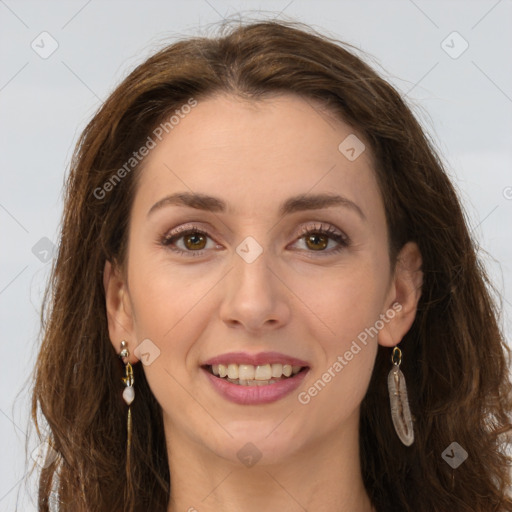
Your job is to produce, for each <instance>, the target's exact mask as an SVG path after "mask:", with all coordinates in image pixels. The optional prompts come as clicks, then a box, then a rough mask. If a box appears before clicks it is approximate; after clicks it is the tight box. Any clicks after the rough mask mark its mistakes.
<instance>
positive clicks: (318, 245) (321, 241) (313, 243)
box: [305, 233, 329, 251]
mask: <svg viewBox="0 0 512 512" xmlns="http://www.w3.org/2000/svg"><path fill="white" fill-rule="evenodd" d="M305 240H306V245H307V246H308V248H309V249H313V250H315V251H317V250H323V249H325V248H326V247H327V245H328V244H329V237H328V236H326V235H322V234H320V233H314V234H312V235H308V236H306V237H305Z"/></svg>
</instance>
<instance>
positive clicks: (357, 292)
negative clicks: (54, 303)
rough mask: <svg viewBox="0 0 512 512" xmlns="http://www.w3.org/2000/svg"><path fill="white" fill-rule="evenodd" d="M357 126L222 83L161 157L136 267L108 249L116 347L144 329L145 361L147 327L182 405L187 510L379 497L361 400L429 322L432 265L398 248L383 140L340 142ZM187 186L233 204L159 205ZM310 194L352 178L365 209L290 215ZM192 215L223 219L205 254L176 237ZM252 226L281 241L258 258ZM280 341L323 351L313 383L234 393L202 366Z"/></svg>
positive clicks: (174, 484)
mask: <svg viewBox="0 0 512 512" xmlns="http://www.w3.org/2000/svg"><path fill="white" fill-rule="evenodd" d="M353 133H356V132H355V131H354V129H353V128H351V127H350V126H348V125H347V124H345V123H343V122H341V121H339V120H337V119H334V117H332V116H331V115H329V114H327V113H325V112H322V111H321V109H320V108H319V107H318V106H317V105H315V104H314V103H313V102H312V101H310V100H308V101H305V100H304V99H301V98H299V97H296V96H294V95H279V96H273V97H271V98H267V99H264V100H258V101H255V100H243V99H240V98H237V97H233V96H227V95H216V96H213V97H210V98H207V99H204V100H201V101H198V105H197V106H196V107H195V108H193V109H192V111H191V112H190V113H189V114H188V115H187V116H185V117H184V119H181V120H180V122H179V124H178V125H177V126H175V127H174V129H173V130H172V131H171V132H170V133H169V134H168V135H166V136H165V137H164V138H163V140H162V141H161V142H160V143H159V144H158V145H157V147H156V148H155V149H153V150H152V151H151V152H150V154H149V155H148V156H147V157H146V159H145V162H144V167H143V170H142V173H141V175H140V182H139V183H138V188H137V192H136V195H135V199H134V203H133V205H132V211H131V217H130V225H129V244H128V258H127V262H126V266H125V267H124V268H120V267H118V266H115V265H111V263H110V262H106V264H105V273H104V283H105V290H106V306H107V313H108V319H109V333H110V338H111V342H112V344H113V346H114V348H115V349H116V351H117V352H119V351H120V343H121V340H126V341H127V343H128V348H129V350H130V356H129V358H128V359H129V361H130V362H131V363H132V364H137V362H138V361H139V360H138V359H137V357H136V355H135V354H134V350H135V348H136V347H137V345H138V344H139V343H141V342H142V340H144V339H150V340H151V343H153V344H154V346H156V347H158V350H159V351H160V353H159V355H158V356H157V357H155V358H154V360H152V361H151V363H150V364H148V365H144V371H145V374H146V376H147V379H148V382H149V385H150V387H151V390H152V392H153V393H154V395H155V397H156V399H157V400H158V402H159V403H160V405H161V406H162V409H163V414H164V425H165V434H166V442H167V448H168V458H169V466H170V472H171V489H172V497H171V501H170V503H169V508H168V511H169V512H178V511H194V510H197V511H200V512H203V511H204V512H209V511H212V512H213V511H216V510H223V511H225V512H231V511H239V510H245V511H249V512H251V511H259V510H265V509H268V506H269V504H272V509H273V510H281V511H302V510H304V509H307V510H311V511H325V512H331V511H337V512H338V511H339V510H350V511H358V512H369V511H371V510H373V509H372V507H371V504H370V501H369V499H368V495H367V493H366V491H365V489H364V486H363V481H362V477H361V469H360V465H359V448H358V425H359V408H360V404H361V401H362V400H363V398H364V395H365V393H366V390H367V388H368V385H369V381H370V377H371V373H372V370H373V365H374V361H375V356H376V352H377V346H378V344H381V345H383V346H386V347H393V346H395V345H397V344H398V343H399V342H400V340H401V339H402V337H403V336H404V334H405V333H406V332H407V331H408V330H409V328H410V327H411V325H412V322H413V320H414V317H415V314H416V307H417V303H418V299H419V296H420V293H421V291H420V290H421V283H422V273H421V270H420V268H421V255H420V253H419V250H418V248H417V246H416V245H415V244H414V243H408V244H406V245H405V246H404V248H403V249H402V251H401V253H400V255H399V260H398V263H397V264H396V266H395V265H394V262H393V264H391V262H390V261H389V257H388V232H387V228H386V219H385V212H384V206H383V201H382V197H381V194H380V191H379V187H378V184H377V181H376V177H375V174H374V171H373V164H372V155H371V152H370V149H369V146H368V145H366V150H365V151H364V152H363V153H362V154H361V155H360V156H359V157H358V158H357V159H356V160H354V161H349V160H348V159H347V158H346V157H345V156H344V155H343V154H342V153H341V152H340V151H339V150H338V145H339V144H340V142H341V141H343V140H344V139H345V137H347V135H349V134H353ZM359 138H360V139H361V140H363V139H362V137H361V136H359ZM178 191H180V192H196V193H205V194H209V195H212V196H215V197H218V198H221V199H223V200H224V201H225V202H226V203H227V205H228V209H227V211H226V212H224V213H221V212H215V213H214V212H207V211H202V210H199V209H194V208H191V207H184V206H177V205H167V206H165V207H163V208H160V209H157V210H156V211H154V212H153V213H152V214H150V215H149V217H148V216H147V213H148V211H149V209H150V208H151V207H152V206H153V205H154V204H155V203H156V202H157V201H159V200H160V199H162V198H163V197H165V196H167V195H169V194H171V193H174V192H178ZM306 193H308V194H317V193H329V194H333V193H338V194H342V195H343V196H345V197H346V198H348V199H350V200H351V201H353V202H354V203H356V204H357V205H358V207H359V208H360V209H361V210H362V212H363V213H364V216H365V219H363V218H362V217H360V216H359V215H358V214H357V212H356V211H355V209H351V208H347V207H344V206H339V205H338V206H333V207H329V208H324V209H319V210H310V211H299V212H295V213H291V214H288V215H285V216H279V215H278V207H279V206H280V205H281V203H283V202H284V201H285V200H286V199H288V198H289V197H290V196H295V195H297V194H306ZM191 222H193V223H194V225H196V226H197V227H199V228H200V229H202V230H205V231H206V232H207V233H208V237H209V238H206V239H205V241H206V245H205V242H202V243H201V244H200V247H201V248H202V251H201V254H199V255H194V254H192V255H190V253H192V252H193V251H198V249H195V248H194V247H195V246H194V241H197V239H195V240H194V239H193V237H192V240H191V238H190V236H189V237H188V238H187V237H183V238H181V239H179V240H175V243H174V245H175V246H177V247H178V248H181V249H182V250H185V251H187V250H188V252H189V253H188V254H177V253H175V252H173V251H172V250H171V249H170V248H169V247H165V246H163V245H162V244H161V243H160V242H161V240H162V238H164V237H165V236H166V235H168V234H169V232H171V231H175V230H176V229H178V230H180V229H181V230H182V231H183V230H184V228H186V227H189V225H190V223H191ZM319 225H321V226H322V227H326V228H328V227H329V226H332V227H333V228H334V229H335V230H336V231H337V232H342V233H345V234H346V235H347V236H348V237H349V238H350V244H349V246H347V247H343V248H342V250H341V251H340V252H336V253H335V252H332V251H333V250H334V249H335V248H336V247H338V246H339V244H338V243H337V242H336V241H334V240H331V241H329V245H328V246H327V247H325V248H323V249H322V248H319V246H318V245H315V243H310V244H307V243H306V238H305V237H304V235H303V233H302V232H301V228H302V227H306V228H311V229H312V230H314V229H315V228H318V227H319ZM247 236H251V237H253V238H254V239H255V240H256V241H257V242H258V243H259V245H260V246H261V247H262V249H263V252H262V253H261V255H260V256H259V257H258V258H257V259H256V260H255V261H253V262H252V263H248V262H247V261H245V260H244V259H243V258H241V257H240V256H239V255H238V254H237V252H236V248H237V247H238V246H239V244H240V243H241V242H242V240H244V239H245V238H246V237H247ZM323 240H324V241H325V239H323ZM318 243H319V242H316V244H318ZM320 245H321V244H320ZM322 247H323V246H322ZM322 251H323V252H322ZM396 303H399V304H400V305H401V309H400V311H396V310H395V314H394V315H393V318H392V319H391V320H389V321H388V322H386V323H385V325H384V327H383V328H382V329H381V330H380V331H379V333H378V335H377V336H375V337H373V338H369V340H368V343H367V344H366V345H363V344H361V343H359V345H360V346H361V350H360V351H359V352H358V353H357V355H355V356H354V357H353V359H352V360H351V361H349V362H348V364H347V365H346V366H344V368H343V370H342V371H341V372H339V373H336V376H335V377H334V378H332V379H331V381H330V382H329V383H328V384H327V385H326V386H325V387H324V389H322V390H321V392H320V393H318V395H317V396H315V397H312V398H311V400H310V401H309V403H307V404H302V403H300V402H299V401H298V396H297V395H298V393H299V392H300V391H304V390H307V389H308V388H310V387H311V386H312V384H313V383H314V382H315V381H317V380H318V379H319V378H321V376H322V374H323V373H324V372H325V371H326V370H327V369H328V368H329V367H332V366H333V363H334V362H335V361H336V360H337V358H338V356H343V355H344V354H345V352H346V351H347V350H349V349H350V346H351V344H352V342H353V341H354V340H356V339H357V336H358V334H360V333H361V332H363V331H364V329H365V328H368V327H370V326H374V324H375V322H376V320H378V319H379V315H381V314H386V312H388V311H389V310H391V309H393V308H392V306H393V304H395V305H396ZM388 316H390V315H388ZM267 350H272V351H278V352H281V353H284V354H286V355H291V356H295V357H298V358H300V359H303V360H306V361H308V362H309V366H310V372H309V374H308V375H307V376H306V379H305V380H304V382H303V384H302V385H301V386H300V388H299V389H298V390H297V391H294V392H292V393H291V394H289V395H288V396H286V397H284V398H282V399H280V400H278V401H276V402H273V403H269V404H264V405H238V404H235V403H232V402H229V401H227V400H226V399H224V398H223V397H222V396H220V395H219V394H218V393H217V392H216V391H215V390H214V389H213V388H212V387H211V385H210V384H209V382H208V380H207V379H206V378H205V375H203V371H202V370H201V369H200V364H201V363H202V362H204V361H205V360H206V359H209V358H211V357H213V356H217V355H220V354H224V353H227V352H232V351H247V352H250V353H258V352H260V351H267ZM390 353H391V350H390ZM139 355H140V354H139ZM404 358H405V360H406V358H407V354H404ZM138 364H141V363H140V362H139V363H138ZM382 385H383V386H387V383H386V382H383V383H382ZM134 386H135V392H136V389H137V383H136V382H135V385H134ZM132 407H137V396H136V397H135V401H134V403H133V405H132ZM248 442H250V443H253V444H254V445H255V446H256V448H257V450H258V453H260V454H261V459H260V460H259V461H258V462H257V463H256V464H255V465H254V466H252V467H246V466H244V465H243V464H242V463H241V461H240V460H239V459H238V457H237V452H238V451H239V450H240V449H241V448H242V447H243V446H244V445H245V444H246V443H248Z"/></svg>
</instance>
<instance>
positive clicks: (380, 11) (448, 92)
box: [0, 0, 512, 511]
mask: <svg viewBox="0 0 512 512" xmlns="http://www.w3.org/2000/svg"><path fill="white" fill-rule="evenodd" d="M248 11H249V12H250V14H251V16H252V17H258V18H262V17H263V18H268V17H273V16H281V17H284V18H288V19H290V18H292V19H297V20H300V21H304V22H306V23H309V24H312V25H313V26H315V27H316V28H318V29H320V30H322V31H324V32H325V33H328V34H330V35H333V36H336V37H338V38H340V39H342V40H345V41H347V42H349V43H352V44H354V45H356V46H357V47H359V48H361V49H362V50H364V51H365V52H368V53H369V54H371V55H373V56H374V60H373V61H371V62H372V63H373V65H374V66H376V67H377V70H378V71H379V72H381V73H382V74H384V76H385V77H387V78H388V79H389V80H390V81H391V82H392V83H393V84H394V85H395V86H396V87H398V89H399V90H401V91H402V92H403V93H405V94H407V99H408V101H409V102H410V104H411V105H413V107H414V110H415V112H416V113H417V115H418V116H419V117H420V119H421V120H422V122H423V124H424V126H425V127H426V128H427V130H428V131H429V132H430V133H431V134H432V137H433V138H434V139H435V141H436V144H437V146H438V148H439V150H440V151H441V153H442V155H443V157H444V160H445V161H446V165H447V168H448V171H449V173H450V175H451V176H452V177H453V179H454V181H455V184H456V186H457V188H458V190H459V192H460V195H461V198H462V200H463V202H464V205H465V207H466V209H467V213H468V219H469V222H470V225H471V227H472V229H473V235H474V236H475V238H476V240H477V241H478V242H479V244H480V245H481V247H482V250H483V251H485V253H483V254H482V257H483V258H484V261H485V263H486V265H487V268H488V269H489V271H490V273H491V276H492V278H493V281H494V283H495V284H496V286H497V288H498V290H499V293H500V296H501V297H502V300H503V305H504V309H503V319H502V323H503V327H504V329H505V332H506V333H507V339H509V340H510V332H511V321H510V319H511V314H510V313H511V310H512V296H511V295H510V289H511V287H512V269H511V260H512V258H511V257H512V237H511V234H510V226H511V222H510V219H511V216H512V170H511V169H512V165H511V164H512V150H511V141H512V139H511V132H512V116H511V113H512V68H511V65H510V50H511V48H512V44H511V43H512V23H511V21H512V2H511V1H510V0H501V1H496V0H473V1H467V0H466V1H426V0H414V1H412V0H396V1H358V2H356V1H327V0H323V1H314V2H313V1H306V0H294V1H293V0H292V1H290V0H279V1H273V2H269V1H267V2H264V1H245V2H241V1H240V2H236V1H230V0H192V1H187V2H185V1H167V2H163V1H147V2H142V1H126V0H124V1H100V0H91V1H87V0H77V1H68V2H63V1H61V2H54V1H32V2H29V1H22V0H17V1H15V0H0V43H1V44H0V52H1V53H0V119H1V123H0V141H1V142H0V143H1V151H0V176H1V180H2V181H1V187H0V226H1V240H2V242H1V248H2V251H1V256H0V257H1V260H0V308H1V325H2V345H1V347H2V359H1V361H2V366H1V369H0V389H1V395H0V439H1V452H0V459H1V462H0V465H1V466H0V511H11V510H14V504H15V502H16V496H17V495H19V496H20V500H21V501H20V504H21V510H24V511H30V510H35V507H34V505H33V504H31V499H32V496H35V493H34V492H29V491H27V490H26V489H25V488H24V487H22V484H21V483H20V482H22V479H23V476H24V474H25V471H26V468H25V454H24V445H25V440H26V436H27V418H28V408H29V402H28V398H27V397H28V394H27V388H22V385H23V383H24V382H25V381H26V379H27V378H28V377H30V372H31V369H32V367H33V364H34V360H35V356H36V352H37V346H38V339H37V336H38V330H39V310H40V304H41V297H42V291H43V289H44V285H45V280H46V278H47V276H48V270H49V268H50V262H49V261H46V260H47V259H48V258H50V257H51V253H48V252H46V253H45V250H47V249H48V244H49V241H51V242H53V243H56V242H57V235H58V224H59V220H60V214H61V208H62V193H61V192H62V185H63V179H64V176H65V174H67V170H68V165H69V161H70V157H71V153H72V150H73V147H74V144H75V142H76V140H77V136H78V134H79V133H80V131H81V130H82V129H83V128H84V127H85V124H86V122H87V121H88V120H89V119H90V117H91V116H92V115H93V113H94V112H95V111H96V109H97V108H98V106H99V105H100V103H101V102H102V101H103V100H104V99H106V97H107V96H108V94H109V93H110V92H112V90H113V89H114V87H115V86H116V85H117V84H118V83H119V82H120V81H121V79H122V78H123V77H124V76H126V74H127V73H128V72H129V71H130V70H131V69H133V67H134V66H135V65H136V64H138V63H139V62H141V61H142V60H144V58H145V57H147V56H149V54H150V53H152V52H153V51H154V50H156V49H157V48H158V47H160V46H161V44H162V42H165V41H170V40H171V39H173V38H176V37H180V36H182V35H183V36H186V35H193V34H197V33H198V32H200V31H201V30H202V29H201V27H203V28H204V27H205V26H207V25H209V24H211V23H215V22H218V21H220V20H221V19H222V18H223V17H226V16H229V15H233V14H234V13H236V12H243V13H247V12H248ZM44 31H46V32H48V33H49V34H51V37H52V38H54V39H55V41H56V42H57V44H58V48H57V50H56V51H55V52H54V53H53V54H52V55H50V56H49V57H48V58H45V59H44V58H42V57H41V56H40V55H39V54H38V53H36V51H34V50H33V49H32V47H31V44H32V42H33V41H34V43H33V44H34V46H35V45H39V47H38V48H39V51H40V52H42V51H44V49H46V51H47V50H48V49H49V48H50V43H51V41H50V39H49V38H48V36H40V34H41V33H42V32H44ZM454 31H457V32H458V33H459V34H460V35H461V36H462V38H463V40H462V39H460V38H458V36H457V35H455V36H454V35H451V36H450V34H452V32H454ZM448 36H450V37H448ZM447 37H448V39H447ZM43 38H46V39H43ZM41 39H43V41H42V42H41ZM464 40H465V41H467V43H468V44H469V47H468V48H467V50H466V51H465V52H464V53H462V54H461V55H460V56H458V58H453V57H454V56H456V54H457V53H458V52H459V51H460V50H461V49H463V45H464V44H465V43H464ZM443 41H445V43H444V44H443V43H442V42H443ZM43 45H44V48H43ZM442 45H443V46H444V49H443V46H442ZM36 48H37V47H36ZM445 50H447V51H448V52H449V53H451V54H452V55H451V56H450V55H449V53H447V51H445ZM44 237H46V238H47V239H49V241H48V240H46V241H44V240H43V241H42V242H41V239H42V238H44ZM45 244H46V245H45ZM34 247H35V249H34ZM56 371H58V369H57V368H56ZM31 439H32V442H31V444H30V447H29V452H30V450H31V449H33V448H34V447H35V446H36V443H35V437H34V436H31ZM31 495H32V496H31Z"/></svg>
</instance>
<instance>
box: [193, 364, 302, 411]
mask: <svg viewBox="0 0 512 512" xmlns="http://www.w3.org/2000/svg"><path fill="white" fill-rule="evenodd" d="M201 371H202V372H204V374H205V375H206V377H207V378H208V380H209V381H210V383H211V384H212V386H213V388H214V389H215V391H217V392H218V393H219V394H220V395H222V396H223V397H224V398H226V399H227V400H229V401H231V402H235V403H236V404H241V405H258V404H267V403H270V402H275V401H276V400H279V399H281V398H283V397H284V396H286V395H288V394H289V393H291V392H292V391H293V390H294V389H297V388H298V387H299V385H300V384H301V382H302V381H303V380H304V377H305V376H306V374H307V373H308V371H309V370H307V369H304V370H301V371H300V372H299V373H297V374H295V375H294V376H293V377H288V378H286V379H283V380H280V381H277V382H274V383H272V384H266V385H263V386H241V385H239V384H233V383H231V382H229V381H228V380H225V379H222V378H221V377H216V376H215V375H213V373H210V372H209V371H208V370H207V369H206V368H201Z"/></svg>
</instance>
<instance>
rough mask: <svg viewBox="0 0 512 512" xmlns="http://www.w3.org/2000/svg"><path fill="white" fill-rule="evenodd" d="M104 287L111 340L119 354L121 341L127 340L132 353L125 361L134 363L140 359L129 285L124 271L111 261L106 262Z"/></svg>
mask: <svg viewBox="0 0 512 512" xmlns="http://www.w3.org/2000/svg"><path fill="white" fill-rule="evenodd" d="M103 287H104V289H105V305H106V311H107V322H108V333H109V336H110V342H111V343H112V346H113V347H114V350H115V351H116V353H117V354H118V353H119V352H120V351H121V341H123V340H124V341H126V343H127V345H128V350H129V351H130V355H129V357H128V359H127V360H125V361H128V362H130V363H131V364H132V365H133V364H135V363H136V362H137V361H138V359H137V358H136V357H135V356H134V349H135V341H136V336H135V330H134V327H133V326H134V322H133V313H132V307H131V303H130V295H129V293H128V285H127V283H126V282H125V279H124V277H123V275H122V272H121V271H120V270H119V268H118V267H117V266H116V265H113V264H112V263H111V262H110V261H106V262H105V268H104V270H103Z"/></svg>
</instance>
